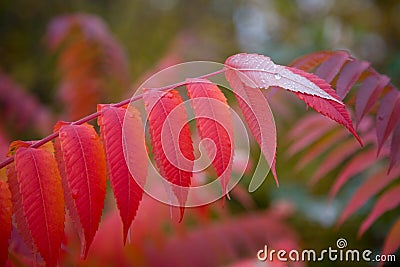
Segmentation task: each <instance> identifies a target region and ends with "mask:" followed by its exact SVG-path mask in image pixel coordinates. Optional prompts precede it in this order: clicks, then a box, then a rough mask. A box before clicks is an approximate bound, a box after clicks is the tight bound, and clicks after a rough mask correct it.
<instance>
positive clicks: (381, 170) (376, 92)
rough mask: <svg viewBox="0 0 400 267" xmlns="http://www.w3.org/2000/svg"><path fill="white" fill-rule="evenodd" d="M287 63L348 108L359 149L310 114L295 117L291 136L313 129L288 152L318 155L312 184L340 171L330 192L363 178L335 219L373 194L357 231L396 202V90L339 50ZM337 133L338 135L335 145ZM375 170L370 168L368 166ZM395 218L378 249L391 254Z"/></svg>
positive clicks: (399, 119)
mask: <svg viewBox="0 0 400 267" xmlns="http://www.w3.org/2000/svg"><path fill="white" fill-rule="evenodd" d="M291 67H295V68H298V69H301V70H303V71H310V72H314V73H315V75H317V76H318V77H320V78H321V79H324V80H326V81H328V82H331V84H332V86H333V87H334V88H335V89H336V92H337V95H338V96H339V97H340V99H344V101H345V103H346V104H347V106H348V107H349V108H351V109H352V114H354V117H355V121H356V125H357V127H358V130H359V134H360V138H361V140H363V142H364V144H365V148H364V149H363V150H360V149H359V147H358V146H357V145H356V144H355V143H354V141H353V140H350V139H346V135H343V132H342V131H341V129H338V127H336V126H335V125H333V124H327V123H325V122H324V120H323V119H321V118H320V116H316V115H315V114H310V115H308V116H305V117H304V118H303V119H301V120H299V121H298V122H296V124H295V125H294V127H293V128H292V131H291V132H290V133H289V134H290V135H291V136H295V135H298V134H299V133H300V131H303V130H307V131H311V132H318V134H314V135H311V136H308V138H307V139H306V138H298V139H293V142H292V144H291V147H292V149H289V151H292V152H291V154H296V153H299V152H302V153H303V154H302V159H303V160H301V161H300V162H299V166H304V165H305V164H307V163H309V162H310V161H312V160H314V159H316V158H320V159H321V156H323V157H322V162H321V163H320V164H319V167H318V168H317V169H316V170H315V171H314V174H313V176H312V178H311V181H312V184H314V183H316V182H317V181H319V180H320V179H322V178H323V177H325V175H326V174H328V173H329V172H330V171H332V170H333V169H336V168H338V167H341V170H340V172H339V174H338V176H337V178H336V179H335V181H334V183H333V186H332V187H331V191H330V197H331V198H333V197H335V196H336V195H337V193H338V192H339V191H340V189H341V188H342V187H343V186H344V185H345V184H346V183H347V182H348V181H349V180H350V179H351V178H352V177H354V176H356V175H359V174H361V175H363V176H364V177H365V180H363V181H362V183H361V184H360V185H359V187H358V188H357V190H356V192H355V193H354V195H353V197H352V198H351V199H350V201H349V203H348V204H347V206H346V208H345V210H344V211H343V212H342V214H341V217H340V218H339V220H338V224H343V223H344V222H345V221H346V220H347V219H348V218H349V217H350V216H351V215H352V214H354V213H355V212H356V211H357V210H359V209H360V208H361V207H362V206H363V205H364V204H365V203H366V202H367V201H368V200H369V199H371V198H373V197H375V196H377V195H378V194H380V193H381V194H380V195H379V196H378V197H377V200H376V202H375V204H374V207H373V209H372V211H371V214H370V215H369V216H368V217H367V218H366V219H365V221H364V222H363V223H362V225H361V227H360V231H359V235H362V234H363V233H364V232H365V231H367V230H368V228H369V227H370V226H371V225H372V224H373V222H374V221H376V220H377V219H378V218H379V217H380V216H381V215H382V214H383V213H385V212H387V211H389V210H392V209H394V208H396V207H399V204H400V203H399V194H398V187H396V186H395V185H394V184H393V182H394V181H395V180H396V179H398V178H399V176H400V167H399V163H400V149H399V147H400V92H399V90H398V89H397V88H396V87H395V86H394V85H393V84H391V83H390V79H389V78H388V77H387V76H385V75H382V74H379V73H378V72H377V71H376V70H374V69H373V68H372V67H371V66H370V64H369V63H368V62H366V61H360V60H357V59H356V58H354V57H352V56H351V55H349V54H348V53H347V52H344V51H322V52H316V53H312V54H309V55H305V56H303V57H301V58H299V59H297V60H295V61H294V62H293V63H292V64H291ZM337 134H340V136H341V139H340V143H339V145H337V136H338V135H337ZM372 165H373V166H374V169H373V170H372V169H371V166H372ZM399 221H400V217H399V216H397V222H395V223H394V225H393V226H392V228H391V230H390V233H389V234H388V235H387V238H386V242H385V245H384V247H383V251H382V254H390V253H393V252H394V251H396V249H397V248H398V247H399V246H400V231H399Z"/></svg>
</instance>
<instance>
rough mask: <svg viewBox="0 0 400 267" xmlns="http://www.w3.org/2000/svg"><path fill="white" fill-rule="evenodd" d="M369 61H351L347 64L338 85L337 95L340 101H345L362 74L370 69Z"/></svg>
mask: <svg viewBox="0 0 400 267" xmlns="http://www.w3.org/2000/svg"><path fill="white" fill-rule="evenodd" d="M369 65H370V64H369V63H368V62H367V61H357V60H355V61H351V62H349V63H347V64H346V65H345V66H344V67H343V69H342V71H341V72H340V75H339V78H338V80H337V83H336V93H337V94H338V96H339V98H340V99H342V100H343V99H344V98H345V97H346V95H347V94H348V93H349V91H350V89H351V88H352V87H353V86H354V84H355V83H356V82H357V80H358V79H359V78H360V76H361V74H362V73H363V72H364V71H365V70H366V69H367V68H368V67H369Z"/></svg>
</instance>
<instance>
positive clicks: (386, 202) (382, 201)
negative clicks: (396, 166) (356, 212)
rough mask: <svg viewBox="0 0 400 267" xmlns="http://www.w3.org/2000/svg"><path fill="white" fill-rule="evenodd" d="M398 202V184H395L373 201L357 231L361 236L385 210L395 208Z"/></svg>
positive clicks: (399, 187) (399, 195)
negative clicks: (366, 216) (368, 212)
mask: <svg viewBox="0 0 400 267" xmlns="http://www.w3.org/2000/svg"><path fill="white" fill-rule="evenodd" d="M399 204H400V186H396V187H393V188H391V189H390V190H388V191H387V192H385V193H384V194H383V195H382V196H381V197H380V198H379V199H378V200H377V202H376V203H375V206H374V208H373V209H372V211H371V212H370V214H369V215H368V218H366V219H365V220H364V222H363V223H362V225H361V228H360V230H359V232H358V236H362V235H363V233H365V231H367V230H368V228H369V227H370V226H371V225H372V224H373V223H374V221H376V220H377V219H378V218H379V217H380V216H381V215H382V214H384V213H385V212H387V211H389V210H391V209H394V208H396V207H397V206H398V205H399Z"/></svg>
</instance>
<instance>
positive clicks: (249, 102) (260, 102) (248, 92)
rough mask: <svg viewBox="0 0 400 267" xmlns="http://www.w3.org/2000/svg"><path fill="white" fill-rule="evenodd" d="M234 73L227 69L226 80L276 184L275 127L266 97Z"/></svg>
mask: <svg viewBox="0 0 400 267" xmlns="http://www.w3.org/2000/svg"><path fill="white" fill-rule="evenodd" d="M236 74H237V72H235V71H232V70H229V69H228V70H227V71H226V73H225V75H226V78H227V80H228V81H229V83H230V85H231V87H232V88H233V91H234V93H235V96H236V99H237V101H238V104H239V107H240V109H241V110H242V113H243V116H244V119H245V121H246V122H247V125H248V126H249V128H250V131H251V133H252V134H253V136H254V139H255V140H256V142H257V143H258V144H259V146H260V149H261V152H262V153H263V154H264V157H265V159H266V160H267V162H268V164H269V166H270V167H271V171H272V174H273V175H274V178H275V182H276V184H277V185H278V184H279V182H278V177H277V175H276V170H275V163H274V162H275V157H276V129H275V123H274V118H273V114H272V112H271V109H270V107H269V105H268V101H267V99H266V98H265V97H264V95H263V94H262V93H261V91H260V90H259V89H257V88H251V87H249V86H247V85H246V84H244V83H243V82H242V81H241V79H240V77H238V76H237V75H236ZM256 187H258V186H256ZM253 189H254V188H253Z"/></svg>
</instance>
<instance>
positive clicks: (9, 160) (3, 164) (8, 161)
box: [0, 68, 226, 169]
mask: <svg viewBox="0 0 400 267" xmlns="http://www.w3.org/2000/svg"><path fill="white" fill-rule="evenodd" d="M225 70H226V69H225V68H222V69H220V70H217V71H215V72H211V73H208V74H205V75H202V76H199V77H197V78H196V79H206V78H209V77H212V76H216V75H218V74H221V73H224V72H225ZM187 83H188V81H183V82H179V83H175V84H171V85H167V86H164V87H159V88H151V89H152V90H157V91H166V90H170V89H173V88H176V87H180V86H183V85H186V84H187ZM142 97H143V94H140V95H137V96H134V97H132V98H129V99H125V100H123V101H121V102H119V103H115V104H111V106H112V107H122V106H124V105H126V104H129V103H131V102H135V101H137V100H140V99H141V98H142ZM100 115H101V112H99V111H97V112H95V113H92V114H90V115H88V116H86V117H83V118H81V119H79V120H77V121H74V122H71V125H81V124H84V123H86V122H89V121H91V120H93V119H95V118H97V117H99V116H100ZM58 134H59V131H57V132H54V133H52V134H50V135H48V136H46V137H45V138H43V139H41V140H39V141H37V142H35V143H34V144H32V145H30V146H29V147H31V148H38V147H40V146H42V145H44V144H46V143H47V142H50V141H52V140H53V139H55V138H56V137H58ZM13 161H14V156H11V157H9V158H7V159H6V160H5V161H3V162H1V163H0V169H2V168H4V167H6V166H7V165H9V164H11V163H12V162H13Z"/></svg>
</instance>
